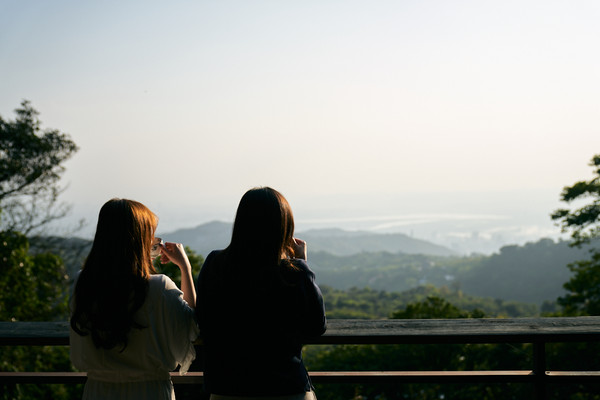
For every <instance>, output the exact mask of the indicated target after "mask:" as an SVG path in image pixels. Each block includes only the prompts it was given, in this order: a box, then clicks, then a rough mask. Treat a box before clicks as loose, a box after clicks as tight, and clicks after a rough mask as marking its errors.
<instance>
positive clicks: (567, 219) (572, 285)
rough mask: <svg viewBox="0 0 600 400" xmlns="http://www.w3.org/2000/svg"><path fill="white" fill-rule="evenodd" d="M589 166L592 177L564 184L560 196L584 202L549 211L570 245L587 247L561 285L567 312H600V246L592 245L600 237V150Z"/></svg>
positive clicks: (563, 305)
mask: <svg viewBox="0 0 600 400" xmlns="http://www.w3.org/2000/svg"><path fill="white" fill-rule="evenodd" d="M590 166H591V167H593V169H594V177H593V178H592V179H590V180H587V181H579V182H576V183H575V184H574V185H573V186H566V187H565V188H563V191H562V193H561V197H560V198H561V200H562V201H564V202H565V203H567V204H573V203H574V202H575V201H585V204H583V205H580V206H577V207H571V208H561V209H558V210H556V211H554V212H553V213H552V215H551V217H552V219H553V220H555V221H557V224H558V225H559V226H560V227H561V230H562V231H563V232H570V233H571V238H572V239H573V240H572V243H571V245H572V246H576V247H581V246H589V248H590V258H589V259H587V260H581V261H576V262H574V263H571V264H569V265H568V267H569V269H570V270H571V271H572V272H573V276H572V277H571V279H570V280H569V281H568V282H567V283H565V285H564V288H565V289H566V290H567V291H568V293H567V294H566V295H565V296H563V297H560V298H559V299H558V304H560V305H561V306H562V307H563V308H564V313H565V314H566V315H600V250H598V249H597V248H595V246H594V245H595V244H597V239H598V238H599V237H600V154H597V155H595V156H594V157H593V158H592V160H591V162H590Z"/></svg>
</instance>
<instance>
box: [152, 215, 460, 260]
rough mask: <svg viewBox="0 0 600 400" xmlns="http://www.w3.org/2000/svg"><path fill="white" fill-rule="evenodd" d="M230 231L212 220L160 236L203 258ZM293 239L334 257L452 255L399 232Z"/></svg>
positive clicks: (311, 234) (313, 233)
mask: <svg viewBox="0 0 600 400" xmlns="http://www.w3.org/2000/svg"><path fill="white" fill-rule="evenodd" d="M231 228H232V224H231V223H227V222H221V221H212V222H209V223H206V224H202V225H198V226H197V227H195V228H188V229H178V230H176V231H173V232H170V233H164V234H163V236H164V238H165V239H167V240H169V241H175V242H181V243H184V244H185V245H186V246H189V247H190V248H192V249H193V250H195V251H196V252H198V253H199V254H202V255H204V256H206V255H207V254H208V253H209V252H210V251H211V250H215V249H222V248H224V247H226V246H227V245H228V244H229V240H230V239H231ZM297 236H298V237H300V238H302V239H304V240H306V242H307V243H308V248H309V252H315V251H316V252H320V251H322V252H327V253H329V254H332V255H336V256H349V255H353V254H358V253H362V252H380V251H385V252H389V253H403V254H426V255H432V256H453V255H456V253H454V252H453V251H452V250H450V249H448V248H446V247H444V246H440V245H437V244H434V243H431V242H428V241H425V240H421V239H415V238H412V237H410V236H408V235H405V234H402V233H386V234H378V233H372V232H366V231H345V230H342V229H337V228H331V229H312V230H308V231H304V232H298V233H297Z"/></svg>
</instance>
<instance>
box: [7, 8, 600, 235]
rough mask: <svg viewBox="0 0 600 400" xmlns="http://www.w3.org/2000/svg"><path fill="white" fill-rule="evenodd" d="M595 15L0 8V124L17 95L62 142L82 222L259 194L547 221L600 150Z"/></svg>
mask: <svg viewBox="0 0 600 400" xmlns="http://www.w3.org/2000/svg"><path fill="white" fill-rule="evenodd" d="M598 21H600V2H597V1H595V0H589V1H577V0H568V1H567V0H565V1H548V0H544V1H523V0H519V1H506V0H503V1H482V0H475V1H400V0H396V1H377V0H369V1H349V0H345V1H327V0H319V1H307V0H303V1H283V0H273V1H222V0H219V1H169V2H157V1H123V0H119V1H95V2H92V1H57V0H54V1H46V0H43V1H23V0H1V1H0V77H1V78H0V115H2V117H4V118H10V119H13V118H14V114H13V110H14V109H15V108H16V107H17V106H18V105H19V103H20V102H21V100H22V99H28V100H30V101H31V102H32V104H33V106H34V107H35V108H36V109H37V110H38V111H40V113H41V116H40V118H41V120H42V122H43V125H44V127H46V128H56V129H59V130H61V131H63V132H66V133H69V134H70V135H71V136H72V138H73V140H74V141H75V142H76V143H77V144H78V145H79V146H80V151H79V152H78V153H77V154H76V156H75V157H74V158H73V159H72V160H71V161H69V162H68V164H67V168H68V171H67V173H66V175H65V183H68V184H69V188H68V190H67V191H66V193H65V195H64V199H65V200H66V201H68V202H71V203H73V204H74V205H75V212H76V213H79V214H82V215H83V214H86V213H88V212H89V210H93V213H92V215H89V216H88V218H89V219H91V220H93V223H95V218H96V213H97V210H98V209H99V207H100V205H101V204H102V203H104V202H105V201H106V200H108V199H109V198H111V197H115V196H117V197H129V198H133V199H136V200H140V201H142V202H144V203H146V204H147V205H148V206H150V207H151V208H152V209H153V210H154V211H156V212H157V213H158V214H159V216H160V217H161V224H165V225H164V226H166V227H173V226H175V225H179V226H194V225H197V224H198V223H201V222H205V221H204V220H206V219H214V218H219V219H223V218H229V219H231V218H233V214H234V211H235V206H236V204H237V202H238V200H239V198H240V196H241V195H242V194H243V193H244V192H245V191H246V190H247V189H248V188H250V187H252V186H257V185H269V186H273V187H275V188H277V189H279V190H280V191H281V192H282V193H284V195H286V197H288V199H289V200H290V202H291V203H292V207H293V208H294V209H295V211H296V216H297V218H299V219H302V218H304V219H305V220H309V219H311V218H327V217H328V218H331V219H332V221H333V220H335V219H336V218H338V217H340V218H341V217H351V218H363V217H369V216H376V215H391V214H395V215H398V214H403V213H430V214H435V213H467V212H470V213H479V214H482V215H488V214H493V215H494V216H496V217H498V216H499V217H500V218H501V217H502V216H503V215H504V214H503V213H508V210H510V212H511V213H512V214H511V215H513V216H514V215H519V213H521V215H530V214H531V212H532V211H531V210H536V212H539V213H540V215H543V216H544V218H547V215H548V214H549V213H550V212H551V211H552V207H554V206H555V204H558V202H557V198H558V194H559V193H560V190H561V188H562V187H563V186H565V185H568V184H572V183H573V182H575V181H576V180H579V179H587V178H589V177H590V176H591V175H590V174H591V169H590V168H589V167H588V166H587V163H588V162H589V160H590V159H591V157H592V156H593V155H594V154H595V153H599V152H600V118H599V117H600V72H599V71H600V52H599V51H598V40H599V38H600V23H598ZM424 199H427V200H426V201H425V200H424ZM544 199H545V200H544ZM536 202H539V203H536ZM509 203H510V204H509ZM344 210H346V214H344ZM359 210H360V211H359ZM353 213H354V214H353ZM506 215H508V214H506ZM203 219H204V220H203Z"/></svg>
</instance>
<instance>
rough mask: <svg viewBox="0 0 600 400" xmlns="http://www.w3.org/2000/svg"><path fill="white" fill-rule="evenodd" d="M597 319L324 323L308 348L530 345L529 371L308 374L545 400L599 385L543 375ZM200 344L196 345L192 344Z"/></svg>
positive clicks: (575, 376)
mask: <svg viewBox="0 0 600 400" xmlns="http://www.w3.org/2000/svg"><path fill="white" fill-rule="evenodd" d="M599 341H600V317H560V318H510V319H437V320H436V319H429V320H399V319H398V320H396V319H395V320H348V319H339V320H336V319H334V320H329V321H328V328H327V332H326V333H325V334H324V335H323V336H321V337H318V338H314V339H312V340H308V341H307V344H334V345H335V344H449V343H532V344H533V365H532V369H531V370H518V371H310V375H311V379H312V380H313V382H315V383H334V382H335V383H356V382H360V383H391V382H396V383H397V382H404V383H410V382H412V383H414V382H438V383H467V382H471V383H472V382H522V383H530V384H533V385H534V387H535V393H536V398H537V399H544V398H545V393H546V388H547V387H548V385H549V384H553V383H573V382H576V383H582V382H598V381H599V379H600V371H547V370H546V355H545V345H546V343H552V342H599ZM197 344H198V345H201V343H200V342H198V343H197ZM0 345H5V346H14V345H25V346H42V345H52V346H67V345H69V325H68V323H67V322H65V321H58V322H0ZM171 376H172V379H173V382H174V383H175V384H200V383H202V382H203V374H202V372H189V373H188V374H187V375H185V376H179V375H178V374H176V373H172V374H171ZM85 379H86V374H85V373H84V372H0V382H12V383H82V382H85Z"/></svg>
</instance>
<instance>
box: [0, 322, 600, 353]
mask: <svg viewBox="0 0 600 400" xmlns="http://www.w3.org/2000/svg"><path fill="white" fill-rule="evenodd" d="M586 341H594V342H597V341H600V317H560V318H505V319H504V318H481V319H388V320H368V319H367V320H365V319H362V320H361V319H332V320H329V321H328V326H327V332H326V333H325V334H324V335H323V336H321V337H318V338H314V339H311V340H308V341H307V344H397V343H408V344H418V343H420V344H440V343H534V342H544V343H551V342H586ZM0 345H25V346H42V345H48V346H67V345H69V324H68V322H66V321H58V322H0Z"/></svg>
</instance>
